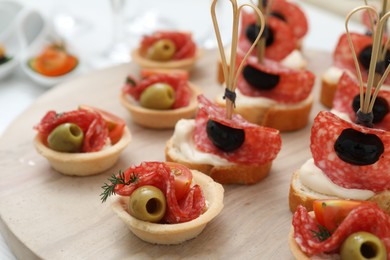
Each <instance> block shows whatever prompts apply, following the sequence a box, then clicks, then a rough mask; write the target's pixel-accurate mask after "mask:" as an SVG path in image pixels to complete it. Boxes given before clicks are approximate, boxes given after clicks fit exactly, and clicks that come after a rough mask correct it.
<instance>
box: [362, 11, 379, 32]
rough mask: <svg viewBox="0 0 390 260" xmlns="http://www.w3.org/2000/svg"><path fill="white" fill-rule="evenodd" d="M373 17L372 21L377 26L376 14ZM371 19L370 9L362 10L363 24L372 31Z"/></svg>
mask: <svg viewBox="0 0 390 260" xmlns="http://www.w3.org/2000/svg"><path fill="white" fill-rule="evenodd" d="M371 19H372V22H373V24H374V26H375V24H376V16H375V15H374V14H372V15H371ZM371 19H370V13H369V11H368V10H364V11H363V12H362V17H361V21H362V24H363V25H364V26H365V27H366V28H367V30H368V31H369V32H371V28H372V27H371Z"/></svg>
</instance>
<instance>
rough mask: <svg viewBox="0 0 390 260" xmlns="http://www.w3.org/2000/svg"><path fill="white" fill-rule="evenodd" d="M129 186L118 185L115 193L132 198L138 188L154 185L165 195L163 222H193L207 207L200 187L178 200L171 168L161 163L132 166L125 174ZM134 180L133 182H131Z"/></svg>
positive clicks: (192, 188) (195, 186)
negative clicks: (165, 207) (165, 204)
mask: <svg viewBox="0 0 390 260" xmlns="http://www.w3.org/2000/svg"><path fill="white" fill-rule="evenodd" d="M124 179H125V182H126V183H129V184H128V185H123V184H117V185H116V186H115V193H116V194H118V195H122V196H130V195H131V194H132V193H133V191H135V190H136V189H137V188H139V187H141V186H145V185H152V186H155V187H157V188H159V189H160V190H161V191H162V192H163V193H164V195H165V198H166V201H167V210H166V213H165V216H164V218H163V222H165V223H170V224H176V223H182V222H187V221H190V220H193V219H195V218H197V217H199V216H200V214H202V213H203V211H204V209H205V205H206V201H205V197H204V195H203V192H202V190H201V188H200V186H199V185H194V186H193V187H191V189H190V191H189V192H188V194H187V195H186V196H185V197H184V198H183V199H182V200H180V201H178V200H177V199H176V193H175V185H174V177H173V174H172V173H171V168H170V167H169V166H168V165H167V164H165V163H161V162H143V163H142V164H140V165H139V166H132V167H130V168H128V169H127V170H126V171H125V172H124ZM131 179H133V181H131Z"/></svg>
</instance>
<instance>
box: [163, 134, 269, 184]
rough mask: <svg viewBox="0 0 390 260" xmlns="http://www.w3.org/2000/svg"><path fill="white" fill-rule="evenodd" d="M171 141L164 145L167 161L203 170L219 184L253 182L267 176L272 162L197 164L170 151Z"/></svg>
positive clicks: (171, 148) (171, 149)
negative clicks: (223, 164)
mask: <svg viewBox="0 0 390 260" xmlns="http://www.w3.org/2000/svg"><path fill="white" fill-rule="evenodd" d="M172 151H173V143H172V139H169V140H168V141H167V143H166V146H165V159H166V161H168V162H176V163H180V164H183V165H185V166H187V167H188V168H190V169H195V170H198V171H200V172H203V173H205V174H207V175H209V176H210V177H211V178H213V179H214V180H215V181H216V182H219V183H221V184H254V183H257V182H259V181H261V180H263V179H264V178H265V177H267V176H268V174H269V172H270V169H271V166H272V162H268V163H265V164H261V165H238V164H237V165H229V166H214V165H211V164H198V163H193V162H190V161H183V160H181V159H179V158H177V156H175V154H174V153H173V152H172Z"/></svg>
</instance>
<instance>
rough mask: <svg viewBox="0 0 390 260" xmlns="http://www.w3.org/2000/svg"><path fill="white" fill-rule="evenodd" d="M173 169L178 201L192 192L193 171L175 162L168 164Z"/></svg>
mask: <svg viewBox="0 0 390 260" xmlns="http://www.w3.org/2000/svg"><path fill="white" fill-rule="evenodd" d="M166 164H167V165H168V166H169V168H171V172H172V174H173V175H174V178H175V185H174V186H175V192H176V198H177V200H181V199H182V198H184V197H185V196H186V195H187V193H188V192H189V190H190V187H191V182H192V173H191V170H190V169H188V168H187V167H186V166H184V165H182V164H178V163H173V162H166Z"/></svg>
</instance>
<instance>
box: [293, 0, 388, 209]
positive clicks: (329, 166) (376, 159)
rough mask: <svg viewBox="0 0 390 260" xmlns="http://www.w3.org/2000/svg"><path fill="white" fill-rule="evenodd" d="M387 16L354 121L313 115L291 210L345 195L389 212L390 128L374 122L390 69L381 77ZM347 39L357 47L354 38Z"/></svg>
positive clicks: (379, 27)
mask: <svg viewBox="0 0 390 260" xmlns="http://www.w3.org/2000/svg"><path fill="white" fill-rule="evenodd" d="M363 8H368V9H370V7H360V8H358V9H355V10H354V11H353V12H351V14H350V15H349V16H348V19H349V18H350V16H351V15H352V14H354V13H355V12H357V11H359V10H361V9H363ZM389 16H390V13H389V12H388V13H386V14H384V16H383V17H382V18H381V19H380V20H379V23H378V25H377V28H376V30H375V32H374V33H375V35H376V36H375V38H374V45H373V49H374V50H373V52H372V53H373V54H372V57H371V59H372V61H371V62H372V64H373V65H372V66H371V67H370V70H369V76H368V82H367V87H366V88H364V84H363V81H362V79H361V76H359V79H360V82H359V83H360V84H359V85H360V102H359V107H360V108H359V110H358V111H357V113H356V122H350V121H346V120H344V119H342V118H340V117H338V116H337V115H335V114H333V113H331V112H327V111H322V112H320V113H319V114H318V115H317V117H316V118H315V119H314V123H313V126H312V129H311V137H310V140H311V144H310V149H311V153H312V156H313V158H312V159H309V160H308V161H307V162H306V163H304V165H303V166H302V167H301V168H300V169H299V170H297V171H295V172H294V174H293V176H292V180H291V184H290V194H289V203H290V210H291V211H293V212H294V211H295V210H296V208H297V207H298V205H303V206H305V207H306V208H307V209H308V210H309V211H310V210H312V208H311V207H312V202H313V200H316V199H325V198H341V199H355V200H370V201H374V202H376V203H377V204H378V205H379V207H381V208H382V209H383V210H385V211H386V212H388V213H390V206H389V205H390V203H389V201H390V197H389V195H390V191H389V190H390V163H389V160H390V132H389V131H388V130H383V129H379V128H376V127H375V124H374V123H373V122H374V118H375V116H376V114H375V113H373V107H374V104H375V100H376V98H377V95H378V93H379V92H380V88H381V85H382V83H383V82H384V79H385V78H386V77H387V75H388V73H389V72H390V66H387V68H386V70H385V71H384V73H383V75H378V71H377V70H376V66H375V64H376V61H377V57H378V50H379V49H380V48H379V46H380V44H381V42H382V40H381V36H380V34H379V33H377V32H380V31H381V30H382V29H383V25H384V24H385V22H386V21H387V18H388V17H389ZM348 19H347V21H348ZM347 25H348V23H347ZM347 30H348V27H347ZM347 36H348V34H347ZM348 39H349V40H350V43H351V46H353V45H352V40H351V39H350V38H348ZM354 60H355V64H356V69H357V70H358V75H361V74H360V71H359V64H358V59H357V57H356V55H355V58H354ZM375 78H376V79H375Z"/></svg>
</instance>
